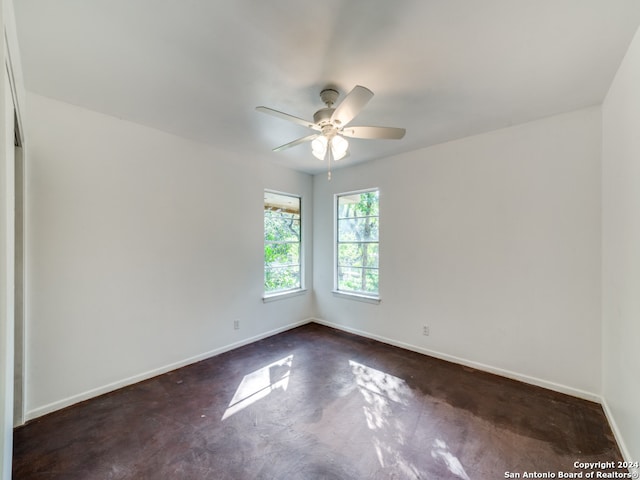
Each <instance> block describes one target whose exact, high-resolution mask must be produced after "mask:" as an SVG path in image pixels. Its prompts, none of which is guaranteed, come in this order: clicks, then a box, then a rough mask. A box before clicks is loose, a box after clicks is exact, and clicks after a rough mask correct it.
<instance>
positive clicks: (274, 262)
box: [264, 243, 300, 266]
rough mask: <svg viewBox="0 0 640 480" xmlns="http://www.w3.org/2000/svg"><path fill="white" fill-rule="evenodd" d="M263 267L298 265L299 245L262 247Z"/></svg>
mask: <svg viewBox="0 0 640 480" xmlns="http://www.w3.org/2000/svg"><path fill="white" fill-rule="evenodd" d="M264 264H265V266H280V265H299V264H300V244H299V243H267V244H266V245H265V246H264Z"/></svg>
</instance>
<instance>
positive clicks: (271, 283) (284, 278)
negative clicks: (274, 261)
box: [264, 266, 300, 292]
mask: <svg viewBox="0 0 640 480" xmlns="http://www.w3.org/2000/svg"><path fill="white" fill-rule="evenodd" d="M264 287H265V290H266V291H268V292H277V291H280V290H291V289H293V288H299V287H300V267H298V266H295V267H267V268H265V270H264Z"/></svg>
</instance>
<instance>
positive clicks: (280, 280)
mask: <svg viewBox="0 0 640 480" xmlns="http://www.w3.org/2000/svg"><path fill="white" fill-rule="evenodd" d="M300 227H301V216H300V197H296V196H293V195H284V194H281V193H274V192H268V191H265V192H264V291H265V294H269V293H278V292H283V291H287V290H294V289H299V288H302V283H301V274H300V272H301V263H300V258H301V244H302V243H301V228H300Z"/></svg>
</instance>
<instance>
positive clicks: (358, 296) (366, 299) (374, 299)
mask: <svg viewBox="0 0 640 480" xmlns="http://www.w3.org/2000/svg"><path fill="white" fill-rule="evenodd" d="M333 296H334V297H340V298H346V299H349V300H357V301H358V302H365V303H373V304H375V305H378V304H379V303H380V302H381V301H382V299H381V298H380V297H370V296H368V295H362V294H360V293H351V292H343V291H342V290H333Z"/></svg>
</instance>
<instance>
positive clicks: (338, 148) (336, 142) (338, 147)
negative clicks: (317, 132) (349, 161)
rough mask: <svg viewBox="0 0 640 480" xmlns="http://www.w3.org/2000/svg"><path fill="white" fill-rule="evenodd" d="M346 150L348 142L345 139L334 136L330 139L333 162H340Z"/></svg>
mask: <svg viewBox="0 0 640 480" xmlns="http://www.w3.org/2000/svg"><path fill="white" fill-rule="evenodd" d="M348 148H349V142H347V139H346V138H344V137H342V136H340V135H336V136H335V137H333V138H332V139H331V152H332V153H333V159H334V160H340V159H341V158H344V156H345V155H346V154H347V149H348Z"/></svg>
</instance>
